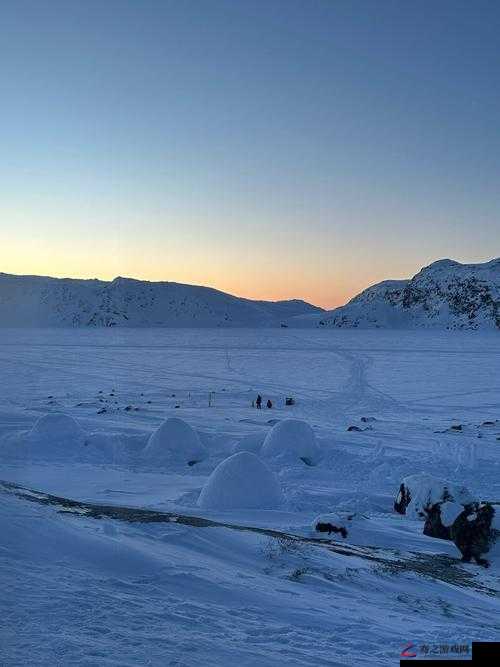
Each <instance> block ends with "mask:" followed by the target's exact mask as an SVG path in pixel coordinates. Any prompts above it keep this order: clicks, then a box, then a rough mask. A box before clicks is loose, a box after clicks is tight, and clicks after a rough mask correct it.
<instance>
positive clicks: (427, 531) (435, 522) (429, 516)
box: [424, 503, 451, 540]
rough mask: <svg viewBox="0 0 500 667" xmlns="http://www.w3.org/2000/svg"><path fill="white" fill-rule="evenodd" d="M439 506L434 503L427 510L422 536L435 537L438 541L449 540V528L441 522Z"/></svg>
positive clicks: (439, 504)
mask: <svg viewBox="0 0 500 667" xmlns="http://www.w3.org/2000/svg"><path fill="white" fill-rule="evenodd" d="M441 505H442V503H436V504H435V505H431V507H429V508H428V509H427V511H426V517H425V524H424V535H427V537H437V538H438V539H440V540H451V528H450V527H449V526H445V525H444V524H443V522H442V521H441Z"/></svg>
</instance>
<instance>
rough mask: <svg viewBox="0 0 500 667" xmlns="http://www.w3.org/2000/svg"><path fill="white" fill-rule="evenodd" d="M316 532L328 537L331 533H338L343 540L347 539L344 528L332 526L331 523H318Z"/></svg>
mask: <svg viewBox="0 0 500 667" xmlns="http://www.w3.org/2000/svg"><path fill="white" fill-rule="evenodd" d="M316 530H317V531H318V532H319V533H328V535H330V534H331V533H340V534H341V535H342V537H343V538H346V537H347V530H346V529H345V528H344V526H340V527H339V526H334V525H333V523H322V522H319V523H317V524H316Z"/></svg>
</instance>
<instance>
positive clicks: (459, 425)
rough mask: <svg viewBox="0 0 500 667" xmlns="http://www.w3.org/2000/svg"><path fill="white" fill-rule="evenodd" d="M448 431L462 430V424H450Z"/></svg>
mask: <svg viewBox="0 0 500 667" xmlns="http://www.w3.org/2000/svg"><path fill="white" fill-rule="evenodd" d="M450 431H463V426H462V424H453V425H452V426H450Z"/></svg>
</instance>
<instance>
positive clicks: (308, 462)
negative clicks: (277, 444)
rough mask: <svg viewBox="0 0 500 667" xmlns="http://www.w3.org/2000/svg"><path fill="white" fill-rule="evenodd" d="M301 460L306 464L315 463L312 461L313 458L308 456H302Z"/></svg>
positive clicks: (311, 464)
mask: <svg viewBox="0 0 500 667" xmlns="http://www.w3.org/2000/svg"><path fill="white" fill-rule="evenodd" d="M300 460H301V461H302V462H303V463H305V464H306V466H313V465H314V463H313V462H312V461H311V459H310V458H309V457H307V456H301V457H300Z"/></svg>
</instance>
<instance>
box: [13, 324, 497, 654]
mask: <svg viewBox="0 0 500 667" xmlns="http://www.w3.org/2000/svg"><path fill="white" fill-rule="evenodd" d="M499 369H500V336H499V335H498V334H495V333H460V332H432V331H421V332H415V331H412V332H406V331H398V332H390V331H381V330H379V331H377V330H375V331H361V330H345V329H344V330H335V331H316V330H314V331H309V330H307V331H306V330H291V329H277V330H262V329H261V330H240V329H238V330H200V331H197V330H188V329H185V330H172V329H168V330H164V329H151V330H144V329H141V330H131V329H128V330H127V329H97V330H78V329H75V330H62V329H59V330H8V329H4V330H2V329H0V373H1V379H2V382H1V383H0V464H1V474H0V479H2V480H7V481H12V482H17V483H19V484H22V485H24V486H27V487H30V488H34V489H37V490H40V491H44V492H48V493H53V494H56V495H60V496H65V497H68V498H73V499H77V500H81V501H91V502H98V503H103V504H104V503H105V504H113V505H126V506H129V507H131V506H135V507H142V508H150V509H158V510H162V511H171V512H182V513H184V514H188V515H189V514H192V515H196V516H204V517H208V518H211V519H215V520H218V521H222V522H226V523H231V524H240V525H246V526H258V527H266V528H273V529H278V530H282V531H288V532H292V533H294V534H298V535H304V536H310V535H311V530H310V525H311V522H312V521H313V519H314V517H315V516H317V515H318V514H320V513H324V512H332V511H333V512H338V513H341V514H342V513H344V514H345V515H347V514H349V515H350V514H353V513H356V515H357V516H358V517H359V525H358V527H357V529H356V530H354V531H353V535H352V539H351V540H348V541H349V542H350V543H354V544H356V545H363V546H368V545H369V546H376V547H379V548H380V550H381V552H380V553H383V554H385V556H387V557H388V558H397V554H396V552H400V553H401V554H403V556H404V555H405V554H410V553H415V552H416V553H419V554H424V555H428V556H429V555H430V556H429V558H432V555H434V554H437V555H440V556H439V557H441V556H443V557H444V556H446V555H447V556H450V557H453V558H459V556H460V554H459V553H458V551H457V550H456V548H455V546H454V545H453V543H451V542H446V541H442V540H436V539H432V538H428V537H425V536H423V535H422V524H421V523H419V522H414V521H410V520H408V519H407V518H405V517H401V516H399V515H396V514H394V513H393V511H392V503H393V500H394V496H395V493H396V490H397V488H398V486H399V482H400V480H401V479H402V477H404V476H405V475H408V474H412V473H415V472H426V473H429V474H433V475H436V476H438V477H442V478H444V479H449V480H452V481H455V482H458V483H462V484H465V485H466V486H467V487H468V489H469V490H470V491H471V493H472V494H473V495H474V496H475V497H478V498H480V499H484V500H487V499H491V500H500V475H499V473H500V421H498V420H500V374H499ZM257 393H260V394H261V395H262V396H263V398H264V404H265V402H266V401H267V400H268V399H270V400H271V401H272V403H273V408H272V409H271V410H268V409H265V408H264V409H263V410H261V411H258V410H256V409H255V408H252V401H253V400H254V399H255V397H256V395H257ZM286 397H293V398H294V400H295V405H293V406H285V404H284V401H285V398H286ZM47 412H63V413H65V414H67V415H70V416H72V417H74V418H75V419H76V420H77V421H78V422H79V424H81V426H82V427H83V429H84V430H85V432H86V438H87V440H86V446H85V447H84V448H82V451H81V454H78V455H77V456H75V457H73V458H72V459H71V460H67V459H65V458H64V457H62V458H61V457H58V456H57V455H54V454H53V453H51V454H50V455H49V454H48V453H47V452H46V451H45V450H44V447H43V446H40V447H39V448H38V449H33V448H31V449H30V448H29V447H28V446H27V444H26V443H27V442H28V440H29V437H28V433H29V430H30V429H31V428H32V427H33V425H34V424H35V422H36V420H37V419H38V418H39V417H40V416H41V415H44V414H46V413H47ZM174 416H175V417H180V418H182V419H183V420H185V421H186V422H188V423H189V424H190V425H191V426H192V427H193V428H194V429H195V430H196V432H197V433H198V435H199V438H200V440H201V442H202V443H203V445H204V446H205V447H206V449H207V451H208V456H207V458H206V459H204V460H203V461H201V462H200V463H198V464H196V465H194V466H192V467H187V468H183V469H178V468H176V469H172V470H169V469H165V468H164V467H161V466H155V465H153V464H151V462H150V463H149V464H148V463H147V462H146V461H145V460H144V458H143V456H142V451H143V449H144V447H145V445H146V443H147V440H148V438H149V436H150V434H151V433H152V432H153V431H154V430H155V429H156V428H157V427H158V426H159V425H160V424H161V422H162V421H163V420H164V419H166V418H167V417H174ZM289 417H291V418H295V419H302V420H305V421H307V422H308V423H309V424H310V425H311V426H312V428H313V430H314V433H315V435H316V438H317V441H318V444H319V446H320V448H321V461H320V463H319V464H318V465H317V466H307V465H304V464H303V463H302V462H301V461H298V462H297V463H287V464H286V465H283V464H279V463H277V462H275V461H267V462H266V463H267V465H268V466H269V467H270V468H271V470H272V471H273V472H274V474H275V475H276V477H277V479H278V481H279V484H280V486H281V489H282V491H283V495H284V498H285V501H284V503H283V505H282V506H281V507H280V508H278V509H274V510H226V511H216V510H206V509H204V510H201V509H200V508H199V507H198V506H197V500H198V496H199V494H200V491H201V489H202V488H203V486H204V484H205V482H206V480H207V478H208V476H209V475H210V474H211V472H212V471H213V470H214V469H215V468H216V466H217V465H218V464H219V463H221V461H223V460H224V459H226V458H227V457H228V456H230V455H231V454H232V453H233V448H234V447H235V446H236V445H237V444H238V442H240V441H241V440H242V438H244V437H245V436H248V435H252V436H255V437H256V438H258V437H260V436H261V437H262V438H264V437H265V435H266V434H267V433H268V431H269V430H270V429H271V427H272V423H270V422H274V420H282V419H285V418H289ZM485 422H493V423H492V424H485ZM350 426H356V427H358V428H359V429H360V430H354V431H353V430H351V431H348V430H347V429H348V428H349V427H350ZM452 426H455V427H457V426H461V430H457V429H455V430H453V429H451V427H452ZM0 568H1V572H2V588H3V592H4V594H3V595H2V597H1V599H0V613H1V615H2V619H3V623H2V627H1V628H0V664H5V665H21V664H38V665H54V664H61V665H63V664H64V665H65V664H77V665H78V664H81V665H167V664H172V665H174V664H175V665H207V664H209V665H211V664H213V665H225V664H227V665H232V664H235V663H236V662H238V663H239V664H241V665H259V666H260V665H280V664H283V663H284V662H287V663H290V664H297V665H335V664H339V665H340V664H352V663H356V664H366V665H390V664H395V662H396V661H397V660H398V659H399V653H400V651H401V649H402V648H403V647H404V645H405V644H406V643H408V642H409V641H413V642H414V643H415V644H416V646H417V647H418V646H421V645H424V644H425V645H439V644H447V645H453V644H460V645H465V644H467V645H470V642H471V641H472V640H485V641H491V640H494V639H498V637H499V635H500V623H499V610H500V605H499V601H498V594H497V592H498V590H499V570H498V568H495V567H492V568H490V569H489V570H486V571H485V570H482V569H481V568H478V567H477V566H476V565H464V564H459V565H457V571H458V572H460V573H462V572H463V573H464V577H465V579H464V580H463V581H462V579H460V577H457V579H456V581H455V582H454V581H453V580H451V581H443V578H442V577H441V578H440V577H439V576H438V577H432V576H431V575H430V574H429V573H427V574H425V573H424V574H422V573H420V574H418V573H417V572H415V571H414V570H412V569H411V568H409V569H408V571H405V570H404V569H397V571H394V569H391V568H388V567H384V566H382V565H377V564H375V565H374V563H373V562H370V561H368V560H364V559H363V558H358V557H355V556H344V555H339V554H335V553H332V552H330V551H328V550H327V549H324V548H322V547H315V546H313V545H309V544H301V545H299V546H297V545H290V544H287V543H280V542H279V541H277V540H273V539H272V538H270V537H268V536H265V535H262V534H257V533H251V532H236V531H233V530H230V529H227V528H198V527H194V526H188V525H176V524H142V523H134V524H132V523H130V524H129V523H126V522H125V523H124V522H119V521H114V520H108V519H102V520H95V519H91V518H86V517H77V516H69V515H68V516H65V515H64V514H60V513H58V512H57V511H56V509H54V508H51V507H47V506H41V505H38V504H35V503H29V502H27V501H23V500H20V499H18V498H16V497H14V496H12V495H11V494H8V493H2V494H0ZM464 581H467V582H469V583H468V584H464ZM485 588H486V589H487V591H486V590H485Z"/></svg>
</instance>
